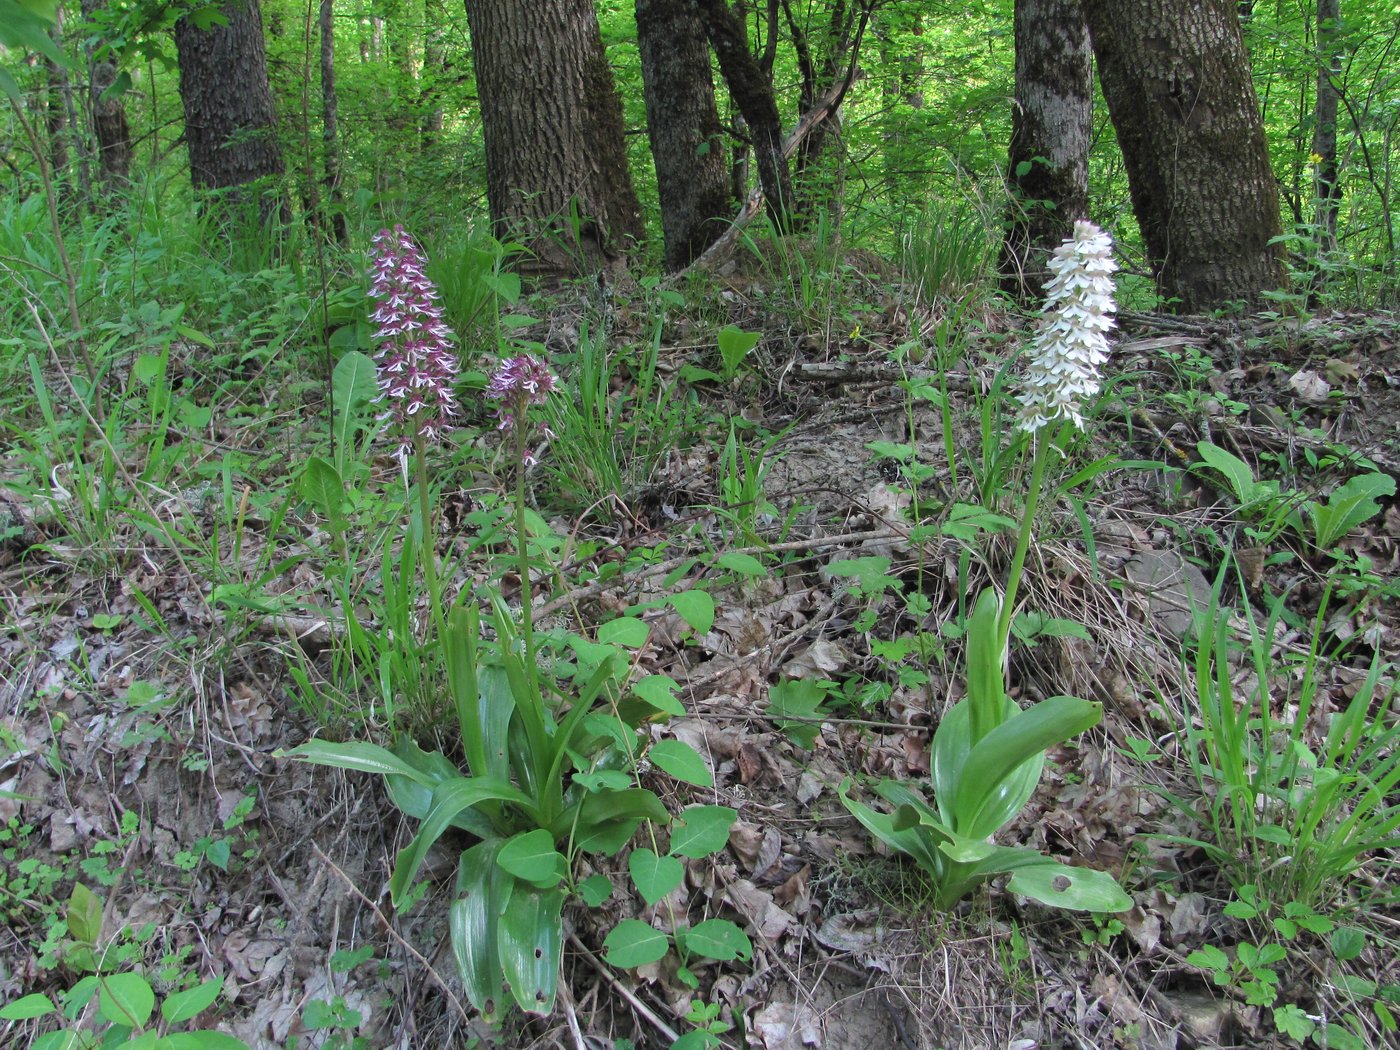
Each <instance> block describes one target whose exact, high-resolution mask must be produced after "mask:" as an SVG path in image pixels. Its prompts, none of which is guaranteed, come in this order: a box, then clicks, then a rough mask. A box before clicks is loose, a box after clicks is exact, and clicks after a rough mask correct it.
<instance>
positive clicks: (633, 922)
mask: <svg viewBox="0 0 1400 1050" xmlns="http://www.w3.org/2000/svg"><path fill="white" fill-rule="evenodd" d="M670 950H671V941H670V939H669V938H668V937H667V936H666V935H665V934H664V933H662V932H661V931H660V930H657V929H653V928H652V927H651V926H648V925H647V924H646V923H644V922H642V921H641V920H640V919H623V920H622V921H621V922H619V923H618V924H617V925H616V926H614V927H613V929H612V932H610V933H609V934H608V935H607V937H605V938H604V939H603V958H604V959H606V960H607V962H608V965H609V966H616V967H617V968H618V969H619V970H630V969H633V968H635V967H637V966H646V965H647V964H648V963H654V962H656V960H657V959H660V958H661V957H662V956H663V955H665V954H666V953H667V952H668V951H670Z"/></svg>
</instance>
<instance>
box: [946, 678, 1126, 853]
mask: <svg viewBox="0 0 1400 1050" xmlns="http://www.w3.org/2000/svg"><path fill="white" fill-rule="evenodd" d="M1102 717H1103V707H1102V705H1100V704H1095V703H1091V702H1089V701H1088V700H1081V699H1079V698H1078V697H1074V696H1052V697H1050V698H1049V699H1048V700H1042V701H1041V702H1040V703H1038V704H1034V705H1033V706H1031V707H1029V708H1027V709H1026V710H1024V711H1022V712H1021V713H1020V714H1018V715H1015V716H1013V717H1012V718H1009V719H1007V720H1006V721H1005V722H1003V723H1002V724H1001V725H999V726H997V727H996V728H995V729H993V730H992V731H991V732H990V733H988V734H987V735H986V737H984V738H983V739H982V741H981V742H980V743H978V744H977V745H975V746H974V747H973V749H972V752H971V753H970V754H969V755H968V756H967V764H966V765H965V766H964V767H963V769H962V772H961V773H960V775H959V777H958V789H957V793H956V794H955V795H954V797H953V812H954V814H955V819H954V820H953V821H952V827H953V830H955V831H957V832H958V833H959V834H962V835H966V836H967V837H968V838H975V839H976V838H986V837H988V836H989V835H992V834H994V833H995V832H996V830H997V829H998V828H1000V827H1001V826H1002V825H1003V824H1005V823H1006V822H1007V821H1008V820H1010V819H1011V818H1012V817H1013V816H1015V815H1016V812H1017V811H1019V809H1020V807H1021V806H1022V805H1024V804H1025V798H1021V799H1020V802H1019V803H1017V796H1018V795H1019V794H1020V791H1021V789H1022V787H1023V784H1022V778H1023V777H1024V775H1025V774H1024V772H1023V771H1022V770H1021V768H1020V767H1021V766H1023V765H1024V764H1025V763H1027V762H1043V761H1044V753H1045V750H1046V749H1047V748H1050V747H1054V746H1055V745H1056V744H1061V743H1063V742H1064V741H1066V740H1069V739H1070V738H1072V737H1075V736H1078V735H1079V734H1080V733H1082V732H1084V731H1085V730H1086V729H1088V728H1090V727H1091V726H1094V725H1097V724H1098V721H1099V719H1100V718H1102ZM1031 790H1034V785H1032V788H1031ZM1026 797H1027V798H1028V797H1029V795H1027V796H1026ZM1012 804H1015V805H1016V808H1015V809H1014V810H1013V809H1010V807H1011V805H1012ZM1008 810H1010V812H1008Z"/></svg>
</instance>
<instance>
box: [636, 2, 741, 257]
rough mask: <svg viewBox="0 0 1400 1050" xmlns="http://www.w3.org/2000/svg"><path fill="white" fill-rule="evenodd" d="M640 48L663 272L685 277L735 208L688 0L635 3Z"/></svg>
mask: <svg viewBox="0 0 1400 1050" xmlns="http://www.w3.org/2000/svg"><path fill="white" fill-rule="evenodd" d="M637 46H638V48H639V50H640V52H641V59H642V89H643V94H644V95H645V98H646V108H647V136H648V138H649V139H650V141H651V156H652V160H653V161H655V163H656V183H657V189H658V192H659V194H660V197H661V228H662V231H663V234H664V236H665V241H666V268H667V269H668V270H683V269H685V268H686V267H687V266H689V265H690V264H691V263H692V262H694V261H695V260H696V259H697V258H698V257H699V256H700V253H701V252H703V251H704V250H705V249H706V248H708V247H709V246H710V245H711V244H713V243H714V241H715V239H716V238H717V237H718V236H719V235H720V234H722V233H723V232H724V230H725V227H726V226H728V224H729V221H728V214H729V212H731V211H733V210H734V205H735V203H736V202H735V200H734V198H733V197H732V196H731V195H730V193H729V171H728V168H727V165H726V163H725V155H724V142H725V135H724V129H723V128H722V127H721V126H720V122H719V113H718V111H717V110H716V109H715V85H714V81H713V79H712V78H711V76H710V48H709V45H708V44H706V42H705V26H704V24H703V23H702V22H701V21H700V19H699V16H697V15H696V14H695V10H694V8H692V7H691V6H690V5H689V4H688V3H686V2H685V0H637Z"/></svg>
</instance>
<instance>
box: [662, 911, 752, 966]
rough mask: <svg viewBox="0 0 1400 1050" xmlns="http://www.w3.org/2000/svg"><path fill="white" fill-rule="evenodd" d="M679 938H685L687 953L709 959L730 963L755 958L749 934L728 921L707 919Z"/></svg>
mask: <svg viewBox="0 0 1400 1050" xmlns="http://www.w3.org/2000/svg"><path fill="white" fill-rule="evenodd" d="M677 936H678V937H679V936H684V938H685V950H686V951H687V952H692V953H694V954H696V955H703V956H704V957H705V958H707V959H717V960H719V961H720V962H729V961H730V960H732V959H742V960H747V959H751V958H753V943H752V942H751V941H750V940H749V937H748V934H746V933H745V932H744V931H743V930H741V929H739V927H737V926H735V925H734V924H733V923H732V922H730V921H729V920H728V919H706V920H705V921H704V922H702V923H698V924H697V925H695V926H692V927H691V928H690V929H689V930H686V931H685V933H684V934H683V935H682V934H679V933H678V934H677Z"/></svg>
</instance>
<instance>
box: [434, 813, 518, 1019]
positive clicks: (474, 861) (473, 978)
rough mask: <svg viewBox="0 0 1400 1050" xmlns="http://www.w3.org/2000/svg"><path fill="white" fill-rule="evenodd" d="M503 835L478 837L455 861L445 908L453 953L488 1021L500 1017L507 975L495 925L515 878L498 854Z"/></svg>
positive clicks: (475, 1003) (469, 991) (473, 1000)
mask: <svg viewBox="0 0 1400 1050" xmlns="http://www.w3.org/2000/svg"><path fill="white" fill-rule="evenodd" d="M500 849H501V840H499V839H492V840H488V841H485V842H479V843H477V844H476V845H475V846H473V847H472V848H471V849H469V850H466V851H465V852H463V854H462V856H461V858H460V859H459V860H458V862H457V886H456V897H455V899H454V900H453V902H452V905H451V906H450V907H449V909H448V912H447V926H448V931H449V932H450V933H451V936H452V954H453V956H454V957H455V958H456V960H457V973H458V975H459V976H460V977H461V978H462V985H463V986H464V987H465V988H466V992H467V999H468V1000H470V1001H471V1004H472V1005H473V1006H475V1007H476V1008H477V1010H479V1011H480V1012H481V1016H482V1017H483V1018H484V1019H485V1020H486V1021H487V1023H488V1024H495V1023H496V1021H497V1020H499V1018H500V1016H501V1007H502V1005H503V1002H502V995H503V993H504V990H505V975H504V973H503V972H502V971H501V954H500V946H499V943H498V940H497V929H496V928H497V925H498V923H499V921H500V916H501V912H502V911H504V910H505V906H506V903H507V902H508V900H509V898H510V894H511V892H512V890H513V889H514V887H515V880H514V879H512V878H511V877H510V874H509V873H508V872H506V870H505V869H504V868H502V867H501V866H500V865H499V864H497V863H496V856H497V854H498V853H499V852H500Z"/></svg>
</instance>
